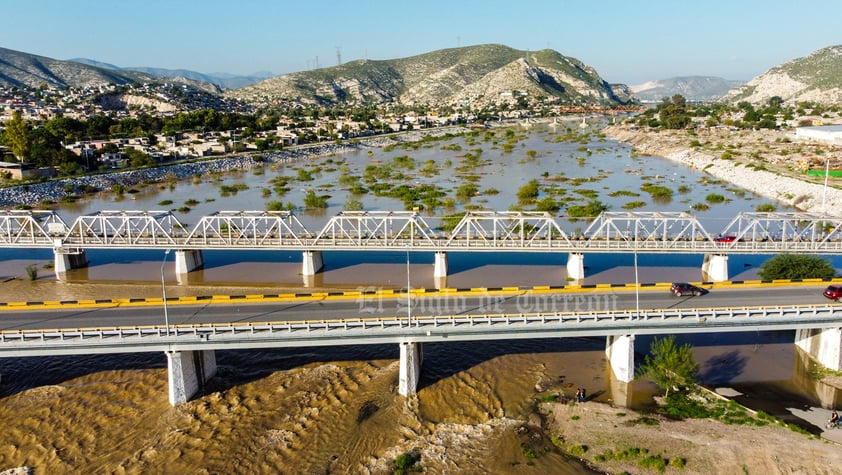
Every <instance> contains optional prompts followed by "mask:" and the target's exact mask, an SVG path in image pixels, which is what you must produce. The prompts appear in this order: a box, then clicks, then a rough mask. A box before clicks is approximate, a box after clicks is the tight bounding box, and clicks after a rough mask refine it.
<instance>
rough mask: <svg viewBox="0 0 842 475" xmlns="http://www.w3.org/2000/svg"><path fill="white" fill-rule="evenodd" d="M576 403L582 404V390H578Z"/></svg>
mask: <svg viewBox="0 0 842 475" xmlns="http://www.w3.org/2000/svg"><path fill="white" fill-rule="evenodd" d="M576 402H582V388H576Z"/></svg>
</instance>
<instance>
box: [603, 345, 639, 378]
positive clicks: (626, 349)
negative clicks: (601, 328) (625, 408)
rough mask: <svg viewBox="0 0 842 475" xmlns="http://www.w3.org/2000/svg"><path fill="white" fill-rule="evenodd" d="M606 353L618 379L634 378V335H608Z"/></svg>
mask: <svg viewBox="0 0 842 475" xmlns="http://www.w3.org/2000/svg"><path fill="white" fill-rule="evenodd" d="M605 355H606V356H607V357H608V363H609V364H610V365H611V370H612V371H614V376H616V377H617V380H618V381H620V382H624V383H628V382H629V381H633V380H634V335H611V336H608V339H607V341H606V344H605Z"/></svg>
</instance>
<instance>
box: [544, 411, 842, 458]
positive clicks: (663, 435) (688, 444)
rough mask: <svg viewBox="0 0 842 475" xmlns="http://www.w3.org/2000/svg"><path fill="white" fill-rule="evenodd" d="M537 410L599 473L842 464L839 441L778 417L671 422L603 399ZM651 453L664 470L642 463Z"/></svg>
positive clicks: (553, 434)
mask: <svg viewBox="0 0 842 475" xmlns="http://www.w3.org/2000/svg"><path fill="white" fill-rule="evenodd" d="M539 412H540V414H541V415H542V417H543V420H544V428H545V430H546V432H548V433H549V434H548V435H550V436H551V437H553V440H554V441H555V442H556V443H558V444H559V445H561V446H562V447H564V450H566V451H567V452H568V453H573V454H576V456H577V457H580V458H581V459H583V460H585V461H587V462H588V463H589V464H591V465H592V466H594V467H595V468H597V469H598V470H599V471H600V472H602V473H638V474H640V473H646V474H649V473H652V474H654V473H681V474H735V473H746V474H765V475H776V474H795V473H799V474H810V475H822V474H828V475H829V474H834V473H838V471H839V468H838V467H839V466H840V464H842V446H840V445H839V444H835V443H832V442H828V441H826V440H822V439H819V438H816V437H810V436H807V435H804V434H800V433H797V432H794V431H792V430H790V429H789V428H786V427H784V426H782V425H780V424H776V423H774V422H770V423H768V424H766V425H764V426H760V427H758V426H755V425H747V424H725V423H723V422H719V421H716V420H711V419H683V420H671V419H668V418H666V417H664V416H661V415H657V414H651V413H646V414H643V413H640V412H638V411H634V410H630V409H628V408H623V407H617V406H613V405H610V404H603V403H598V402H586V403H582V404H575V403H574V404H570V403H559V402H553V403H542V404H541V405H540V407H539ZM644 451H645V452H644ZM647 456H652V457H653V458H657V457H661V458H662V459H663V460H665V461H666V462H667V463H668V466H667V468H666V471H665V472H661V471H659V470H657V469H656V468H644V467H642V466H641V463H644V464H645V462H641V461H642V460H643V459H644V458H645V457H647ZM653 464H657V461H654V460H653ZM654 466H655V465H653V467H654Z"/></svg>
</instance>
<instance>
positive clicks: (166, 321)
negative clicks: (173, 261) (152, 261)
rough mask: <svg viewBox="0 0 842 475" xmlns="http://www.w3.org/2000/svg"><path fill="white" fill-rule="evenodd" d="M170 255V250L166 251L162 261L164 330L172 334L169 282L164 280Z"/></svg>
mask: <svg viewBox="0 0 842 475" xmlns="http://www.w3.org/2000/svg"><path fill="white" fill-rule="evenodd" d="M169 255H170V250H169V249H167V250H166V251H164V259H163V260H162V261H161V294H162V295H163V302H164V331H165V332H166V334H167V336H169V334H170V316H169V314H167V284H166V283H165V282H164V264H166V263H167V256H169Z"/></svg>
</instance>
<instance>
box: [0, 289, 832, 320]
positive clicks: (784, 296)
mask: <svg viewBox="0 0 842 475" xmlns="http://www.w3.org/2000/svg"><path fill="white" fill-rule="evenodd" d="M824 287H825V286H824V285H822V286H791V287H782V286H769V287H761V288H739V289H737V288H735V289H715V290H713V291H711V292H709V293H707V294H705V295H701V296H697V297H674V296H672V295H671V294H670V293H668V292H666V291H664V290H662V289H660V290H641V291H640V292H639V293H636V292H635V291H634V290H615V289H605V290H598V291H591V292H582V293H547V294H528V293H522V294H517V295H479V296H473V295H472V296H464V295H462V296H452V297H445V296H424V297H413V298H412V312H411V314H412V315H413V316H422V315H425V316H428V315H468V314H473V315H481V314H498V313H510V314H518V313H550V312H552V313H555V312H577V311H578V312H586V311H606V310H630V309H635V308H639V309H641V310H645V309H675V308H711V307H746V306H751V307H753V306H790V305H796V304H804V305H816V304H820V305H824V304H827V303H831V301H829V300H827V299H826V298H824V297H823V296H822V294H821V292H822V289H823V288H824ZM406 303H407V300H406V298H405V297H403V298H400V299H394V298H392V299H380V298H376V297H374V296H366V297H365V298H360V299H353V298H351V299H347V300H316V301H313V300H297V301H292V302H257V303H247V302H237V303H226V304H220V303H205V304H201V305H194V304H189V305H185V304H178V305H175V304H172V303H170V304H169V305H167V317H168V320H169V324H170V325H176V324H204V323H242V322H270V321H290V320H328V319H342V318H358V317H388V316H406V315H407V305H406ZM163 324H164V308H163V307H154V306H152V307H150V306H144V307H109V308H71V309H56V310H42V309H28V310H20V311H8V310H4V311H3V312H2V313H0V330H19V329H51V328H90V327H115V326H134V325H138V326H140V325H163Z"/></svg>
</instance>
